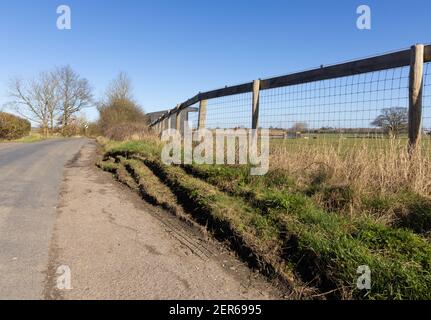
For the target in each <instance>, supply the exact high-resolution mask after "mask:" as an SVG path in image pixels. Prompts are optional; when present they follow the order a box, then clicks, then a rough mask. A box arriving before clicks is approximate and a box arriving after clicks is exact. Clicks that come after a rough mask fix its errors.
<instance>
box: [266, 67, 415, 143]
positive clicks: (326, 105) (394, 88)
mask: <svg viewBox="0 0 431 320" xmlns="http://www.w3.org/2000/svg"><path fill="white" fill-rule="evenodd" d="M408 90H409V68H406V67H403V68H396V69H390V70H384V71H379V72H372V73H366V74H360V75H354V76H349V77H342V78H336V79H331V80H323V81H316V82H311V83H305V84H299V85H294V86H289V87H283V88H277V89H271V90H265V91H262V92H261V105H260V126H261V127H263V128H271V129H275V130H284V131H287V132H291V133H293V134H295V133H321V134H322V133H328V134H329V133H344V134H352V135H364V134H367V135H369V134H382V133H383V132H382V130H381V129H379V128H378V127H377V126H375V125H373V124H372V123H373V122H374V121H375V120H376V118H377V117H378V116H379V115H380V114H381V112H382V110H383V109H391V108H402V110H403V111H405V114H407V110H408V109H407V108H408V94H409V93H408Z"/></svg>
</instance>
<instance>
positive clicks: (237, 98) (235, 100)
mask: <svg viewBox="0 0 431 320" xmlns="http://www.w3.org/2000/svg"><path fill="white" fill-rule="evenodd" d="M251 99H252V94H251V93H243V94H238V95H233V96H227V97H221V98H216V99H211V100H209V101H208V105H207V114H206V122H205V123H206V127H207V128H208V129H218V128H222V129H223V128H251V115H252V110H251V106H250V101H251Z"/></svg>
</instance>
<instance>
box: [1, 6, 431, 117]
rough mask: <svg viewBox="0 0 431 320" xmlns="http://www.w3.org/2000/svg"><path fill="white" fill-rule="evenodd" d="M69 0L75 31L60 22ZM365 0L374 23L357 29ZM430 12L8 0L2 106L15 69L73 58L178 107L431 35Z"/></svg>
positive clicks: (99, 90) (95, 76)
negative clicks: (206, 94) (207, 94)
mask: <svg viewBox="0 0 431 320" xmlns="http://www.w3.org/2000/svg"><path fill="white" fill-rule="evenodd" d="M61 4H66V5H69V6H70V7H71V9H72V30H70V31H59V30H57V28H56V19H57V13H56V9H57V7H58V6H59V5H61ZM361 4H367V5H369V6H370V7H371V9H372V30H370V31H360V30H358V29H357V28H356V19H357V14H356V8H357V7H358V6H359V5H361ZM430 12H431V2H430V1H429V0H423V1H420V0H410V1H405V2H404V3H403V2H401V1H396V2H395V1H389V0H378V1H370V0H363V1H351V0H343V1H341V0H337V1H335V0H328V1H317V0H316V1H311V0H291V1H288V0H284V1H281V0H280V1H270V0H268V1H254V0H247V1H245V0H235V1H232V0H230V1H227V0H213V1H209V0H199V1H197V0H176V1H175V0H171V1H167V0H157V1H143V0H136V1H132V0H129V1H127V0H105V1H96V0H92V1H84V0H80V1H78V0H62V1H51V0H43V1H30V0H14V1H4V0H2V1H1V2H0V14H1V16H0V39H1V40H2V46H1V50H0V70H1V71H0V105H2V104H3V103H4V102H6V101H7V96H6V89H7V82H8V79H9V78H11V77H14V76H21V77H24V78H28V77H32V76H35V75H37V74H38V73H39V72H41V71H44V70H47V69H51V68H52V67H55V66H60V65H65V64H70V65H71V66H72V67H73V68H74V69H75V70H76V71H78V72H79V73H80V74H81V75H82V76H84V77H86V78H87V79H88V80H89V81H90V83H91V84H92V86H93V88H94V92H95V96H96V97H101V95H102V94H103V92H104V91H105V88H106V86H107V84H108V83H109V82H110V81H111V79H112V78H114V77H115V76H116V74H117V73H118V72H119V71H125V72H127V73H128V74H129V75H130V77H131V78H132V80H133V84H134V89H135V97H136V99H137V100H138V102H139V103H140V104H141V105H142V106H143V107H144V109H145V110H146V111H147V112H150V111H157V110H160V109H166V108H171V107H174V106H175V104H177V103H179V102H182V101H184V100H186V99H187V98H189V97H191V96H193V95H195V94H196V93H197V92H199V91H206V90H209V89H214V88H218V87H223V86H225V85H231V84H237V83H242V82H248V81H251V80H253V79H257V78H266V77H270V76H274V75H280V74H286V73H290V72H294V71H298V70H303V69H308V68H312V67H315V66H318V65H321V64H330V63H336V62H340V61H344V60H349V59H353V58H359V57H364V56H369V55H373V54H378V53H384V52H387V51H392V50H396V49H402V48H406V47H409V46H410V45H412V44H415V43H430V42H431V34H430V30H431V19H430V18H429V13H430ZM87 114H88V116H89V118H90V119H94V118H95V117H96V116H97V112H96V111H95V110H87Z"/></svg>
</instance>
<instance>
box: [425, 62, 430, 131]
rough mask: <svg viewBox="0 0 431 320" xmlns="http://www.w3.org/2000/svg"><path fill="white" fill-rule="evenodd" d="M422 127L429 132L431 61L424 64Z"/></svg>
mask: <svg viewBox="0 0 431 320" xmlns="http://www.w3.org/2000/svg"><path fill="white" fill-rule="evenodd" d="M423 128H424V129H425V130H426V131H428V132H430V133H431V63H426V64H425V66H424V92H423Z"/></svg>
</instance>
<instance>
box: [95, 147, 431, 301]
mask: <svg viewBox="0 0 431 320" xmlns="http://www.w3.org/2000/svg"><path fill="white" fill-rule="evenodd" d="M334 140H335V139H334ZM338 140H339V142H335V141H333V142H332V143H333V144H331V145H328V146H326V147H322V145H321V144H319V147H317V148H309V145H307V142H303V141H302V140H301V142H302V143H303V145H302V146H301V147H298V148H297V149H294V148H291V146H289V145H283V143H289V142H290V141H286V140H279V141H278V142H276V143H272V148H271V167H270V171H269V173H268V174H267V175H265V176H259V177H255V176H250V174H249V167H248V166H217V165H187V166H166V165H164V164H163V163H161V161H160V150H161V148H162V145H161V143H160V142H157V140H154V139H151V140H149V141H146V142H144V141H134V142H123V143H121V142H109V141H104V142H103V144H104V147H105V150H106V154H105V161H104V162H102V163H100V164H99V165H100V167H102V168H104V169H105V170H108V171H111V172H114V173H116V174H117V175H118V174H119V172H122V173H121V175H122V176H123V178H122V180H124V179H125V178H124V177H128V176H129V177H132V179H135V181H136V182H137V183H138V185H140V189H141V194H144V195H147V196H148V194H149V193H151V188H148V187H145V184H144V183H143V181H149V180H150V179H158V181H161V182H162V183H163V184H164V185H165V186H167V187H168V188H169V190H170V191H169V192H171V193H172V194H173V196H170V199H171V200H170V201H169V202H171V203H172V202H178V203H179V204H180V205H181V206H182V208H184V209H185V212H186V214H188V215H189V218H190V219H191V220H192V221H194V222H196V223H198V224H200V225H201V226H205V227H206V228H207V229H208V230H209V232H211V233H212V234H213V235H214V236H215V237H217V238H219V239H220V240H227V241H228V242H229V243H230V245H231V247H232V248H233V249H234V250H235V251H236V252H237V253H238V254H239V255H241V256H242V257H243V258H244V259H245V260H247V261H248V262H249V263H250V264H251V265H252V266H254V267H257V268H259V269H260V270H262V271H263V272H264V273H266V274H267V275H269V276H276V277H278V278H281V279H283V280H284V281H285V283H286V284H287V286H288V287H289V288H290V289H291V290H292V292H294V293H296V295H297V296H299V297H307V298H317V297H318V298H347V299H351V298H361V299H430V298H431V296H430V292H431V245H430V243H429V234H430V233H429V232H430V230H431V200H430V197H429V196H430V188H429V187H430V185H429V183H428V181H427V177H429V176H430V168H431V165H430V158H429V153H427V152H418V153H417V154H416V155H414V156H413V158H412V159H410V158H409V157H408V154H407V151H406V148H405V145H404V144H402V143H399V142H394V141H392V142H390V143H389V142H388V145H387V147H386V148H385V149H383V150H380V151H379V152H376V150H377V149H376V148H373V147H372V148H367V147H366V146H365V147H363V148H351V147H350V148H349V147H346V148H343V147H342V146H340V145H341V144H343V140H340V139H338ZM299 141H300V140H295V143H298V142H299ZM334 143H335V145H334ZM337 143H338V145H337ZM349 143H350V142H349ZM298 145H299V144H298ZM335 146H337V148H336V147H335ZM370 150H371V151H370ZM402 150H404V151H402ZM407 160H408V161H407ZM153 196H154V194H153ZM155 198H158V197H157V195H156V196H155ZM173 198H175V200H172V199H173ZM364 265H366V266H368V267H369V268H370V269H371V274H372V288H371V290H369V291H361V290H358V289H357V283H356V282H357V279H358V274H357V269H358V267H360V266H364Z"/></svg>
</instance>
